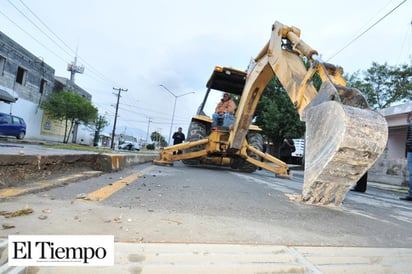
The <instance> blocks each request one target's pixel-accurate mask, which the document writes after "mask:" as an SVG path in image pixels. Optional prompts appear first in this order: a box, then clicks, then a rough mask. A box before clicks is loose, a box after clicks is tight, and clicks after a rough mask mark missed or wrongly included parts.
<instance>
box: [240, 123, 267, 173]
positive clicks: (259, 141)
mask: <svg viewBox="0 0 412 274" xmlns="http://www.w3.org/2000/svg"><path fill="white" fill-rule="evenodd" d="M246 139H247V141H248V143H249V145H251V146H252V147H254V148H256V149H258V150H260V151H262V149H263V138H262V135H261V134H260V133H259V132H256V131H249V133H248V134H247V136H246ZM248 156H249V157H252V158H254V159H256V160H259V156H257V155H256V154H254V153H250V152H248ZM256 169H257V166H255V165H253V164H251V163H249V162H247V161H243V162H242V164H241V165H240V166H239V170H240V171H242V172H248V173H252V172H255V171H256Z"/></svg>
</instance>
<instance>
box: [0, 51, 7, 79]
mask: <svg viewBox="0 0 412 274" xmlns="http://www.w3.org/2000/svg"><path fill="white" fill-rule="evenodd" d="M5 66H6V58H4V57H3V56H1V55H0V76H3V75H4V67H5Z"/></svg>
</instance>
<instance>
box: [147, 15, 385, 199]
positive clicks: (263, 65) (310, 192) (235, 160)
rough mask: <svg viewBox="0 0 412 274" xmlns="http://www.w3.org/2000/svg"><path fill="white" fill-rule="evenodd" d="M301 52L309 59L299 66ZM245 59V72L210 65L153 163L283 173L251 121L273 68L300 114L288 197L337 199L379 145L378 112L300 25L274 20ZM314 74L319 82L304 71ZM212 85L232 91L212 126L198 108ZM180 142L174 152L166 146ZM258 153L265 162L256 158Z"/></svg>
mask: <svg viewBox="0 0 412 274" xmlns="http://www.w3.org/2000/svg"><path fill="white" fill-rule="evenodd" d="M304 59H305V60H306V61H308V62H309V63H310V64H311V66H310V67H309V68H308V69H307V68H306V66H305V63H304ZM252 63H253V64H251V65H249V68H248V72H242V71H239V70H234V69H230V68H221V67H216V68H215V70H214V71H213V74H212V76H211V77H210V79H209V81H208V82H207V88H208V90H207V93H206V96H205V99H204V101H203V102H202V104H201V106H200V107H199V110H198V112H197V115H196V116H195V117H193V118H192V122H191V125H190V128H189V132H188V136H187V142H185V143H182V144H179V145H175V146H170V147H166V148H164V149H162V150H161V151H160V159H159V160H155V161H154V163H155V164H163V165H172V164H173V161H176V160H182V161H183V163H185V164H189V165H196V164H215V165H224V166H230V167H231V168H234V169H239V170H240V171H245V172H253V171H255V170H256V168H257V167H261V168H264V169H267V170H270V171H273V172H274V173H276V174H277V175H278V176H284V177H289V176H290V174H289V169H288V166H287V164H286V163H284V162H282V161H280V160H279V159H277V158H275V157H273V156H271V155H269V154H267V153H262V152H261V150H262V136H261V135H260V133H259V131H260V129H259V128H258V127H257V126H255V125H251V122H252V120H253V115H254V112H255V109H256V106H257V103H258V102H259V100H260V98H261V96H262V93H263V91H264V89H265V87H266V85H267V84H268V83H269V81H270V80H271V79H272V78H273V77H274V76H275V75H276V76H277V78H278V79H279V81H280V83H281V84H282V86H283V87H284V89H285V90H286V92H287V93H288V96H289V97H290V99H291V101H292V102H293V104H294V106H295V107H296V110H297V112H298V113H299V114H300V118H301V120H302V121H305V122H306V133H305V171H304V183H303V189H302V194H301V195H299V196H298V197H292V198H293V199H296V200H299V201H301V202H304V203H308V204H320V205H329V204H335V205H340V204H341V202H342V201H343V199H344V197H345V195H346V193H347V192H348V191H349V190H350V188H351V187H352V186H353V185H354V184H355V183H356V182H357V180H358V179H359V178H360V177H362V175H363V174H364V173H365V172H367V170H368V169H369V168H370V167H371V166H372V165H373V164H374V163H375V161H376V160H377V159H378V158H379V157H380V155H381V154H382V152H383V151H384V149H385V146H386V142H387V136H388V128H387V123H386V120H385V119H384V118H383V117H382V116H381V115H380V114H379V113H377V112H375V111H372V110H370V109H369V107H368V104H367V101H366V99H365V98H364V96H363V95H362V93H361V92H360V91H358V90H357V89H354V88H350V87H347V84H346V82H345V80H344V79H343V77H342V74H343V69H342V68H341V67H337V66H334V65H332V64H328V63H325V62H322V61H321V60H319V58H318V53H317V51H315V50H313V49H312V48H311V47H310V46H308V45H307V44H306V43H305V42H304V41H302V40H301V39H300V30H299V29H298V28H296V27H289V26H286V25H283V24H281V23H279V22H275V23H274V24H273V26H272V32H271V38H270V40H269V42H268V43H267V44H266V45H265V47H264V48H263V49H262V51H261V52H260V53H259V54H258V56H257V57H256V58H255V59H254V62H252ZM315 74H318V75H319V76H320V78H321V79H322V85H321V87H320V89H319V90H316V88H315V87H314V86H313V83H312V78H313V76H314V75H315ZM212 89H216V90H220V91H224V92H229V93H231V94H234V95H238V96H240V101H239V104H238V106H237V110H236V114H235V119H234V122H233V124H230V123H227V122H225V121H223V124H222V125H220V126H218V127H217V129H215V128H213V129H212V119H211V118H210V117H208V116H207V115H206V114H205V113H204V111H203V108H204V106H205V102H206V100H207V98H208V95H209V92H210V90H212ZM177 150H183V151H184V152H183V153H182V154H176V155H174V154H173V152H174V151H177ZM261 158H263V159H265V162H262V161H260V159H261Z"/></svg>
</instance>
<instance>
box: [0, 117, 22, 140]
mask: <svg viewBox="0 0 412 274" xmlns="http://www.w3.org/2000/svg"><path fill="white" fill-rule="evenodd" d="M0 135H4V136H14V137H16V138H17V139H23V138H24V136H26V122H24V119H23V118H20V117H17V116H14V115H10V114H6V113H1V112H0Z"/></svg>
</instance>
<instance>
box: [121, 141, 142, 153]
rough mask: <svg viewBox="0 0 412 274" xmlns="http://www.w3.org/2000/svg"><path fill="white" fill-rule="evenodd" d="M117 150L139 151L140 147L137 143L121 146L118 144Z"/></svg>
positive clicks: (125, 143)
mask: <svg viewBox="0 0 412 274" xmlns="http://www.w3.org/2000/svg"><path fill="white" fill-rule="evenodd" d="M118 148H119V149H126V150H137V151H139V150H140V147H139V145H138V144H137V143H133V142H128V141H126V142H124V143H123V144H120V145H119V146H118Z"/></svg>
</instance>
